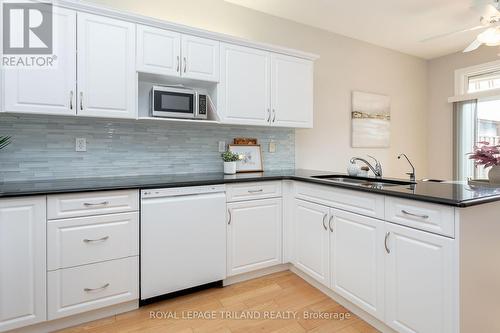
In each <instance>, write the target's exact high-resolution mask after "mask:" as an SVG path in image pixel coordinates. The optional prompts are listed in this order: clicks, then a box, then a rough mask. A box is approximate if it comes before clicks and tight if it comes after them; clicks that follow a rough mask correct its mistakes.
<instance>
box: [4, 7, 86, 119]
mask: <svg viewBox="0 0 500 333" xmlns="http://www.w3.org/2000/svg"><path fill="white" fill-rule="evenodd" d="M53 29H54V30H53V31H54V33H53V36H54V40H53V53H54V55H55V56H56V57H57V58H56V59H55V60H54V66H53V67H51V68H39V69H33V68H25V67H21V68H17V67H13V68H9V67H4V70H3V75H4V97H5V99H4V111H7V112H20V113H33V114H54V115H75V114H76V12H75V11H73V10H68V9H64V8H59V7H53Z"/></svg>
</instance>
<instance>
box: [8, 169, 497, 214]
mask: <svg viewBox="0 0 500 333" xmlns="http://www.w3.org/2000/svg"><path fill="white" fill-rule="evenodd" d="M328 174H339V173H338V172H332V171H314V170H283V171H267V172H259V173H241V174H236V175H224V174H222V173H204V174H177V175H144V176H122V177H98V178H78V179H55V180H36V181H27V182H1V183H0V197H15V196H26V195H37V194H38V195H44V194H54V193H72V192H87V191H102V190H116V189H148V188H166V187H181V186H196V185H214V184H229V183H238V182H251V181H266V180H282V179H290V180H298V181H304V182H309V183H316V184H324V185H330V186H335V187H342V188H348V189H352V190H358V191H364V192H372V193H379V194H384V195H389V196H394V197H401V198H407V199H413V200H419V201H426V202H433V203H439V204H444V205H450V206H456V207H468V206H473V205H478V204H483V203H488V202H493V201H500V188H486V187H485V188H473V187H471V186H469V185H467V184H466V183H464V182H444V183H433V182H423V181H417V183H416V184H415V185H397V186H367V185H354V184H346V183H339V182H332V181H328V180H323V179H318V178H313V176H316V175H328Z"/></svg>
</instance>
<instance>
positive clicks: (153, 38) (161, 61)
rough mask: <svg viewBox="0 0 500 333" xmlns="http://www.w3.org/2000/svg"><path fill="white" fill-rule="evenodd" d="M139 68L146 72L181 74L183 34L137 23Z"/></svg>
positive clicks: (140, 70)
mask: <svg viewBox="0 0 500 333" xmlns="http://www.w3.org/2000/svg"><path fill="white" fill-rule="evenodd" d="M137 70H138V71H139V72H145V73H154V74H161V75H170V76H179V75H180V70H181V34H180V33H178V32H173V31H169V30H163V29H158V28H153V27H148V26H145V25H137Z"/></svg>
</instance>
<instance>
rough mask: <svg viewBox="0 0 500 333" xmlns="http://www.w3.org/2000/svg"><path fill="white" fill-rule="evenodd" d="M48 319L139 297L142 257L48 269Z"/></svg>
mask: <svg viewBox="0 0 500 333" xmlns="http://www.w3.org/2000/svg"><path fill="white" fill-rule="evenodd" d="M47 285H48V290H49V294H48V297H47V304H48V309H47V312H48V319H49V320H52V319H57V318H62V317H66V316H69V315H73V314H77V313H82V312H87V311H90V310H96V309H100V308H103V307H106V306H110V305H114V304H119V303H123V302H127V301H132V300H136V299H138V298H139V257H138V256H134V257H128V258H123V259H118V260H110V261H105V262H100V263H96V264H91V265H83V266H77V267H70V268H65V269H58V270H55V271H50V272H48V273H47Z"/></svg>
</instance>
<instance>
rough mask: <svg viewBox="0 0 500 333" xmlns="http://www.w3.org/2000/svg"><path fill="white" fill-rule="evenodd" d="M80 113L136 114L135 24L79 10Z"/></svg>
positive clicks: (119, 116) (115, 115)
mask: <svg viewBox="0 0 500 333" xmlns="http://www.w3.org/2000/svg"><path fill="white" fill-rule="evenodd" d="M77 21H78V25H77V28H78V29H77V46H78V59H77V61H78V73H77V75H78V105H77V107H78V109H77V110H78V111H77V113H78V115H81V116H94V117H117V118H136V114H137V112H136V103H135V101H136V95H137V92H136V90H137V89H136V85H137V82H136V81H137V79H136V70H135V24H133V23H129V22H125V21H121V20H116V19H111V18H107V17H103V16H98V15H92V14H87V13H78V20H77Z"/></svg>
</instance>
